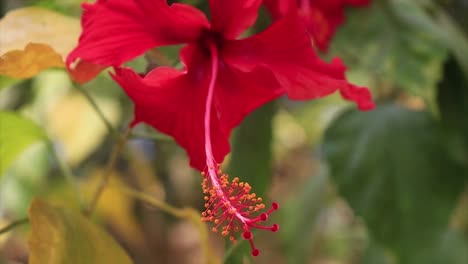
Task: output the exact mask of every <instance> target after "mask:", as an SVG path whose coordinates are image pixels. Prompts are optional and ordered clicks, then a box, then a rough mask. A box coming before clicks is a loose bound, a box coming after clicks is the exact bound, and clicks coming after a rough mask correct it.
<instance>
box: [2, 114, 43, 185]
mask: <svg viewBox="0 0 468 264" xmlns="http://www.w3.org/2000/svg"><path fill="white" fill-rule="evenodd" d="M45 139H46V134H45V133H44V131H43V130H42V129H41V128H40V127H39V126H38V125H36V124H35V123H34V122H33V121H31V120H29V119H27V118H25V117H22V116H21V115H19V114H16V113H13V112H6V111H3V112H1V111H0V177H1V176H2V175H3V174H4V172H5V170H6V169H8V168H9V167H10V166H11V164H12V163H13V162H14V161H15V159H16V158H17V157H18V155H20V154H21V153H22V152H23V151H24V150H25V149H26V148H28V147H29V146H31V145H32V144H33V143H35V142H38V141H40V140H45Z"/></svg>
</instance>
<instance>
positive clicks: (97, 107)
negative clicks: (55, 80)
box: [74, 83, 117, 136]
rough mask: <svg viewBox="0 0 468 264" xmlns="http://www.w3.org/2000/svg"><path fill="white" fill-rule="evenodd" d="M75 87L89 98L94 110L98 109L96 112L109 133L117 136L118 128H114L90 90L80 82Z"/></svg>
mask: <svg viewBox="0 0 468 264" xmlns="http://www.w3.org/2000/svg"><path fill="white" fill-rule="evenodd" d="M74 87H76V89H78V91H80V93H81V94H82V95H83V96H84V97H85V98H86V100H88V102H89V104H90V105H91V107H93V109H94V111H96V114H97V115H98V116H99V118H100V119H101V121H102V122H103V123H104V125H105V126H106V128H107V131H108V133H109V134H110V135H112V136H115V135H116V134H117V132H116V130H115V129H114V127H113V126H112V124H111V123H110V121H109V120H108V119H107V118H106V116H105V115H104V113H103V112H102V110H101V108H99V106H98V105H97V103H96V101H94V99H93V97H92V96H91V95H90V94H89V93H88V91H86V90H85V89H84V88H83V87H82V86H81V85H80V84H77V83H75V84H74Z"/></svg>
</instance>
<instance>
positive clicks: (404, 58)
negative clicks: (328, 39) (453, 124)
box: [333, 0, 447, 102]
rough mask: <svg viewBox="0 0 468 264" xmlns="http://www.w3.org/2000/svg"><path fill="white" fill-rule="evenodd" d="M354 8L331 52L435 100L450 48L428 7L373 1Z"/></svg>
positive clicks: (404, 2) (409, 90)
mask: <svg viewBox="0 0 468 264" xmlns="http://www.w3.org/2000/svg"><path fill="white" fill-rule="evenodd" d="M353 11H354V12H350V13H349V15H348V19H347V21H346V23H345V24H344V26H343V28H342V29H341V30H340V31H339V34H337V36H336V38H335V39H334V41H333V49H334V52H333V54H336V53H338V55H340V56H341V57H343V59H344V60H345V62H347V63H348V64H350V65H353V69H361V70H364V71H365V72H368V73H370V75H371V76H374V78H376V79H380V78H381V79H382V80H385V82H390V83H391V84H392V85H393V86H395V87H398V88H400V89H404V90H406V91H408V92H410V93H412V94H415V95H418V96H422V97H423V98H425V99H426V100H428V101H429V102H432V100H433V99H434V96H435V86H436V84H437V81H438V80H440V78H441V69H442V63H443V61H444V60H445V58H446V56H447V47H446V46H445V45H444V42H443V41H442V40H441V39H440V38H439V37H438V33H439V32H438V31H437V30H438V28H436V27H433V26H431V25H433V22H432V21H431V19H430V17H429V16H428V15H427V14H426V13H425V11H424V10H422V8H421V7H420V6H419V5H418V4H417V3H416V1H405V0H393V1H389V0H381V1H373V4H372V6H370V7H369V8H366V9H360V10H353ZM404 15H406V16H407V17H411V19H412V20H411V22H412V23H410V22H409V21H407V20H405V19H403V18H402V16H404ZM426 25H427V26H426ZM377 83H381V81H380V82H377Z"/></svg>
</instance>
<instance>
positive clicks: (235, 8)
mask: <svg viewBox="0 0 468 264" xmlns="http://www.w3.org/2000/svg"><path fill="white" fill-rule="evenodd" d="M261 3H262V0H210V10H211V28H212V30H213V31H215V32H218V33H221V34H222V35H223V36H224V37H225V38H227V39H235V38H236V37H238V36H239V35H240V34H242V33H243V32H244V31H245V30H246V29H248V28H249V27H251V26H252V25H253V24H254V23H255V20H256V19H257V14H258V8H259V7H260V4H261Z"/></svg>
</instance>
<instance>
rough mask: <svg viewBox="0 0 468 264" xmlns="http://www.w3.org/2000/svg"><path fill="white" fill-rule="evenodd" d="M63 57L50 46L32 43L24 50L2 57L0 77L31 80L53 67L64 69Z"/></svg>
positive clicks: (8, 53)
mask: <svg viewBox="0 0 468 264" xmlns="http://www.w3.org/2000/svg"><path fill="white" fill-rule="evenodd" d="M64 66H65V65H64V63H63V61H62V57H61V56H60V55H59V54H57V53H56V52H55V51H54V50H53V49H52V48H51V47H50V46H48V45H45V44H35V43H30V44H28V45H27V46H26V48H25V49H24V50H13V51H10V52H7V53H6V54H4V55H3V56H1V57H0V75H6V76H9V77H12V78H30V77H33V76H34V75H36V74H37V73H38V72H40V71H42V70H44V69H47V68H51V67H64Z"/></svg>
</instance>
